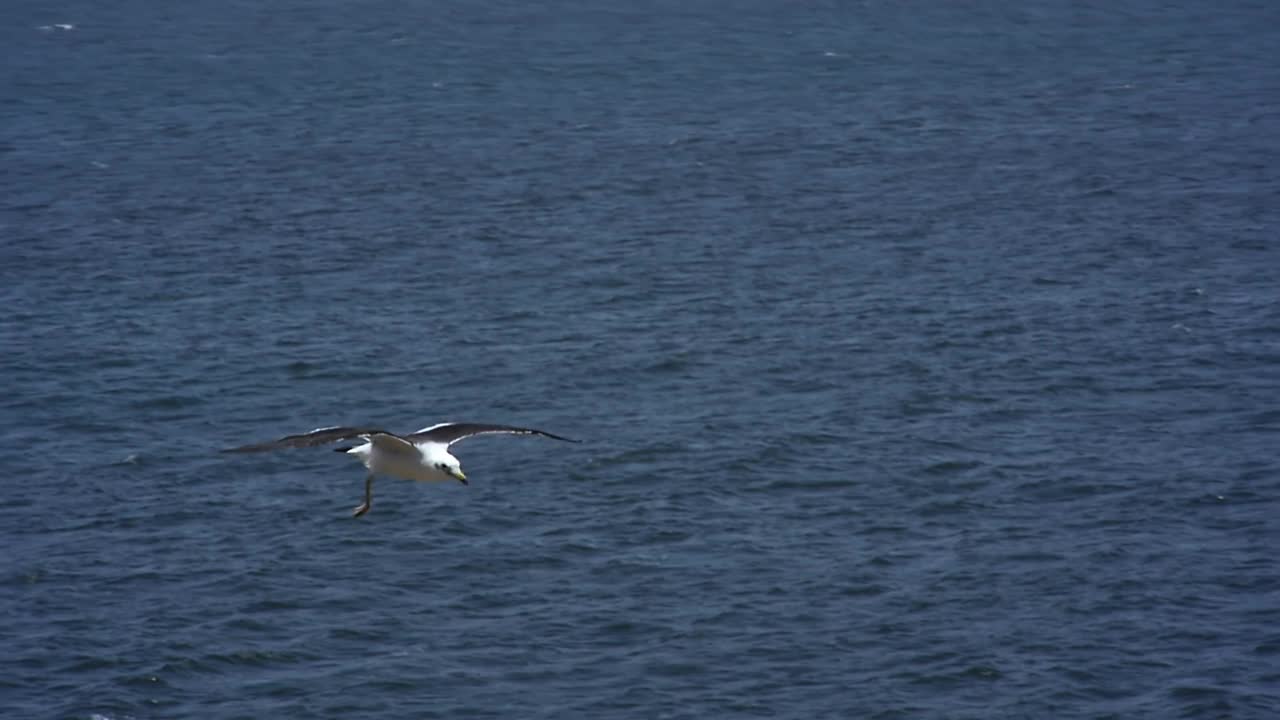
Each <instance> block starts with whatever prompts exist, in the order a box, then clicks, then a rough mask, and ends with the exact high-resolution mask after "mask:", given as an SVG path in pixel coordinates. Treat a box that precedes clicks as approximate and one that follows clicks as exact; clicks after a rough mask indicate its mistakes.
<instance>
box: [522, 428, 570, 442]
mask: <svg viewBox="0 0 1280 720" xmlns="http://www.w3.org/2000/svg"><path fill="white" fill-rule="evenodd" d="M532 432H533V434H535V435H542V436H544V437H549V438H551V439H552V440H563V441H564V442H571V443H580V442H582V441H581V440H574V439H573V438H567V437H565V436H563V435H556V434H554V433H549V432H547V431H545V430H533V431H532Z"/></svg>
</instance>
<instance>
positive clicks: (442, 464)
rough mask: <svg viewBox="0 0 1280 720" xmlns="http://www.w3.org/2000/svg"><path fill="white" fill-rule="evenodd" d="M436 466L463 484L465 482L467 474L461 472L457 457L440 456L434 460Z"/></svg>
mask: <svg viewBox="0 0 1280 720" xmlns="http://www.w3.org/2000/svg"><path fill="white" fill-rule="evenodd" d="M436 468H437V469H439V470H440V472H442V473H444V474H446V475H449V476H450V477H453V478H456V479H457V480H458V482H460V483H462V484H463V485H466V484H467V476H466V475H465V474H464V473H463V472H462V464H461V463H459V462H458V458H456V457H453V456H452V455H450V456H448V457H443V458H440V459H439V460H437V461H436Z"/></svg>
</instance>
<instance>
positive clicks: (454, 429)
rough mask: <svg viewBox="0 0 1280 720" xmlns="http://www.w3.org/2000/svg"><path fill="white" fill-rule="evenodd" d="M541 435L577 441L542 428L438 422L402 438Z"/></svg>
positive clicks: (449, 439)
mask: <svg viewBox="0 0 1280 720" xmlns="http://www.w3.org/2000/svg"><path fill="white" fill-rule="evenodd" d="M494 434H501V435H541V436H543V437H549V438H551V439H552V440H563V441H565V442H579V441H578V440H570V439H569V438H567V437H560V436H559V435H552V434H551V433H549V432H546V431H543V430H534V429H533V428H522V427H515V426H514V425H486V424H483V423H440V424H439V425H432V426H431V427H429V428H423V429H422V430H419V431H418V432H416V433H411V434H409V435H405V436H404V439H405V440H408V441H409V442H414V443H422V442H434V443H444V444H445V445H452V444H454V443H456V442H458V441H459V440H465V439H466V438H469V437H474V436H476V435H494Z"/></svg>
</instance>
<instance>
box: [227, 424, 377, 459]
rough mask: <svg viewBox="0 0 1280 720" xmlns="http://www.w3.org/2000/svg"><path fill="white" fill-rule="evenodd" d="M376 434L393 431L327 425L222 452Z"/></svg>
mask: <svg viewBox="0 0 1280 720" xmlns="http://www.w3.org/2000/svg"><path fill="white" fill-rule="evenodd" d="M375 434H378V435H391V433H388V432H385V431H383V430H379V429H377V428H369V427H326V428H317V429H315V430H312V431H311V432H306V433H301V434H298V435H286V436H284V437H282V438H280V439H278V440H268V441H267V442H260V443H254V444H253V445H241V446H240V447H235V448H227V449H226V450H223V451H222V452H229V453H249V452H263V451H266V450H279V449H280V448H303V447H315V446H316V445H325V444H327V443H331V442H337V441H339V440H346V439H347V438H353V437H360V436H361V435H375ZM393 437H394V436H393Z"/></svg>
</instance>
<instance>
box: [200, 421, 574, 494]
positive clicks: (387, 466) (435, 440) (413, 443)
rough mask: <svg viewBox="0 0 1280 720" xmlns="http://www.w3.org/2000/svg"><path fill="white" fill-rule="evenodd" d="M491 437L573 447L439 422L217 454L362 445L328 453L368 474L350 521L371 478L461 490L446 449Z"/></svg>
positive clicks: (511, 429) (325, 431) (330, 430)
mask: <svg viewBox="0 0 1280 720" xmlns="http://www.w3.org/2000/svg"><path fill="white" fill-rule="evenodd" d="M493 434H501V435H541V436H543V437H549V438H551V439H553V440H563V441H565V442H579V441H578V440H570V439H569V438H567V437H561V436H559V435H552V434H551V433H549V432H544V431H542V430H534V429H532V428H522V427H515V426H512V425H488V424H483V423H455V422H445V423H438V424H436V425H431V426H429V427H424V428H422V429H421V430H418V431H416V432H412V433H409V434H408V435H396V434H395V433H390V432H387V431H386V430H379V429H377V428H371V427H343V426H335V427H324V428H317V429H315V430H312V431H311V432H305V433H301V434H298V435H286V436H285V437H282V438H280V439H278V440H268V441H267V442H261V443H255V444H253V445H242V446H240V447H235V448H229V449H227V450H223V452H229V453H251V452H264V451H266V450H278V449H280V448H302V447H315V446H317V445H326V444H328V443H331V442H338V441H339V440H350V439H351V438H359V439H360V440H362V441H363V442H361V443H359V444H357V445H350V446H346V447H339V448H334V451H335V452H340V453H346V454H348V455H354V456H355V457H356V459H357V460H359V461H360V462H362V463H364V466H365V467H366V468H367V469H368V470H369V474H368V476H366V477H365V479H364V502H362V503H360V504H359V505H358V506H356V509H355V511H354V512H353V513H352V515H353V517H360V516H361V515H364V514H365V513H367V512H369V507H370V506H371V505H372V504H373V478H374V476H375V475H391V476H394V477H398V478H404V479H405V480H419V481H424V482H439V481H442V480H457V481H458V482H460V483H462V484H463V485H466V484H467V476H466V475H464V474H463V472H462V465H461V463H459V462H458V458H456V457H454V456H453V455H452V454H451V453H450V452H449V448H450V447H451V446H452V445H453V444H454V443H456V442H458V441H459V440H465V439H467V438H469V437H474V436H476V435H493Z"/></svg>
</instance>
